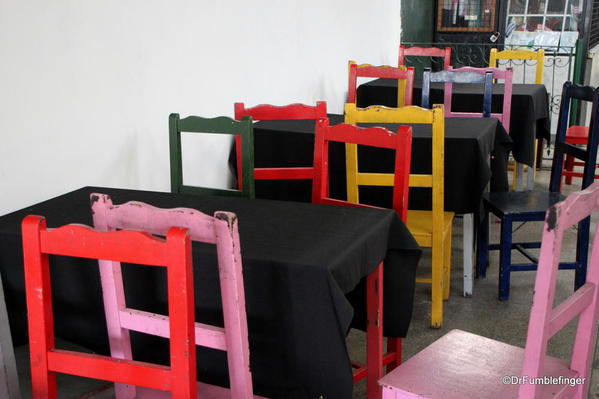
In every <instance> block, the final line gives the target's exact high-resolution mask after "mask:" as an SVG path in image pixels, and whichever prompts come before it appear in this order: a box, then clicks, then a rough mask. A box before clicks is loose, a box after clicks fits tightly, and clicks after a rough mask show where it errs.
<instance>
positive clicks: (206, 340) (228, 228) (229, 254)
mask: <svg viewBox="0 0 599 399" xmlns="http://www.w3.org/2000/svg"><path fill="white" fill-rule="evenodd" d="M91 203H92V205H91V206H92V212H93V219H94V225H95V228H96V229H97V230H99V231H114V230H117V229H128V230H140V231H144V232H148V233H151V234H157V235H164V234H165V232H166V231H167V230H168V229H169V227H170V226H180V227H186V228H188V229H189V232H190V234H191V239H192V240H194V241H200V242H204V243H209V244H215V245H216V252H217V254H218V263H219V274H220V289H221V295H222V303H223V315H224V323H225V328H224V329H223V328H220V327H215V326H211V325H206V324H201V323H195V340H196V345H201V346H205V347H208V348H214V349H219V350H223V351H227V361H228V366H229V367H228V368H229V379H230V385H231V389H230V392H229V390H227V389H225V388H221V387H217V386H212V385H207V384H203V383H200V384H198V393H199V395H200V396H202V397H209V398H212V397H215V398H221V397H222V398H229V397H231V398H242V399H243V398H254V395H253V393H252V375H251V373H250V369H249V345H248V332H247V320H246V313H245V294H244V288H243V275H242V266H241V253H240V246H239V233H238V230H237V217H236V216H235V215H234V214H232V213H229V212H221V211H217V212H215V213H214V216H213V217H212V216H208V215H206V214H203V213H201V212H199V211H197V210H195V209H188V208H174V209H160V208H155V207H153V206H151V205H148V204H145V203H143V202H127V203H125V204H121V205H113V204H112V200H111V199H110V197H109V196H108V195H105V194H92V195H91ZM99 265H100V277H101V281H102V290H103V296H104V308H105V313H106V323H107V327H108V335H109V341H110V350H111V353H112V356H113V357H115V358H120V359H132V357H131V343H130V339H129V330H133V331H139V332H143V333H146V334H152V335H157V336H160V337H165V338H168V337H169V330H168V316H163V315H159V314H154V313H148V312H143V311H139V310H133V309H129V308H127V306H126V303H125V296H124V292H123V280H122V276H121V264H120V263H119V262H112V261H106V260H100V261H99ZM136 391H137V392H136ZM115 392H116V397H117V398H118V399H125V398H126V399H129V398H134V397H139V396H141V395H147V396H144V397H155V396H152V395H155V392H151V391H148V390H146V389H144V388H136V387H134V386H130V385H121V384H116V385H115ZM136 395H138V396H136Z"/></svg>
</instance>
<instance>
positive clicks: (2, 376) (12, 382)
mask: <svg viewBox="0 0 599 399" xmlns="http://www.w3.org/2000/svg"><path fill="white" fill-rule="evenodd" d="M0 320H2V321H0V398H5V399H20V398H21V390H20V388H19V377H18V376H17V366H16V363H15V351H14V349H13V345H12V338H11V336H10V325H9V323H8V313H7V312H6V302H5V301H4V288H3V287H2V278H1V277H0Z"/></svg>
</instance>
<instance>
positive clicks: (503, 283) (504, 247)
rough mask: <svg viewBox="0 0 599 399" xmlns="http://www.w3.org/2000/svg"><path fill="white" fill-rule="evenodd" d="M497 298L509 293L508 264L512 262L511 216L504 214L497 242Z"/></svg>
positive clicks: (506, 296)
mask: <svg viewBox="0 0 599 399" xmlns="http://www.w3.org/2000/svg"><path fill="white" fill-rule="evenodd" d="M499 246H500V249H499V300H500V301H505V300H506V299H508V297H509V295H510V266H511V264H512V217H511V216H509V215H505V216H504V217H503V220H502V221H501V243H500V244H499Z"/></svg>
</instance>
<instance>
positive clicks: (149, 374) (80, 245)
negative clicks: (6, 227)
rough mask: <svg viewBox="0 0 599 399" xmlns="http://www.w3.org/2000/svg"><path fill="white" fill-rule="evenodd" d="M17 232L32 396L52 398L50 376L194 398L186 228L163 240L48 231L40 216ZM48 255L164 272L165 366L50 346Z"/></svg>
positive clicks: (74, 229)
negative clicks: (167, 348) (20, 241)
mask: <svg viewBox="0 0 599 399" xmlns="http://www.w3.org/2000/svg"><path fill="white" fill-rule="evenodd" d="M22 234H23V258H24V265H25V293H26V297H27V318H28V323H29V349H30V352H31V354H30V355H31V360H32V361H31V382H32V396H33V398H34V399H42V398H44V399H47V398H56V397H57V392H56V373H64V374H75V375H78V376H81V377H87V378H94V379H100V380H107V381H114V382H118V383H122V384H130V385H138V386H142V387H148V388H153V389H162V390H169V391H171V392H172V396H173V397H178V398H195V397H196V391H197V388H196V352H195V336H194V330H193V318H194V299H193V274H192V265H191V238H190V236H189V233H188V231H187V230H186V229H184V228H181V227H172V228H170V229H169V230H168V231H167V232H166V240H163V239H160V238H156V237H152V236H150V235H149V234H146V233H140V232H137V231H127V230H121V231H117V232H110V233H101V232H97V231H94V230H93V229H91V228H90V227H87V226H82V225H74V224H70V225H66V226H62V227H59V228H57V229H48V228H47V227H46V220H45V219H44V218H43V217H42V216H34V215H29V216H27V217H25V219H23V223H22ZM48 255H62V256H72V257H82V258H91V259H108V260H112V261H122V262H128V263H137V264H141V265H151V266H160V267H166V269H167V280H168V282H167V284H168V312H169V319H168V327H167V328H168V329H169V332H170V338H171V339H170V366H168V367H167V366H162V365H154V364H149V363H140V362H136V361H132V360H124V359H117V358H114V357H108V356H100V355H95V354H89V353H82V352H75V351H67V350H61V349H56V346H55V343H54V321H53V312H52V297H51V296H52V294H51V291H52V289H51V279H50V264H49V259H50V256H48Z"/></svg>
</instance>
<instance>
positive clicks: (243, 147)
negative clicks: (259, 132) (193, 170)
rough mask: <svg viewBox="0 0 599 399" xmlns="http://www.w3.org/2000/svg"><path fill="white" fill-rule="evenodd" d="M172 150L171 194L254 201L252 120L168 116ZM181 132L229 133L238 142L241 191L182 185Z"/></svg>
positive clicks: (238, 175) (238, 168)
mask: <svg viewBox="0 0 599 399" xmlns="http://www.w3.org/2000/svg"><path fill="white" fill-rule="evenodd" d="M168 126H169V147H170V165H171V192H173V193H188V194H209V195H230V196H243V197H248V198H254V194H255V193H254V148H253V146H254V139H253V130H252V129H253V127H252V119H251V118H249V117H246V118H243V120H241V121H235V120H233V119H231V118H228V117H226V116H219V117H217V118H211V119H209V118H202V117H199V116H188V117H187V118H183V119H181V118H180V117H179V114H171V115H170V116H169V123H168ZM181 133H216V134H230V135H233V136H235V140H236V142H239V147H240V148H238V151H237V179H238V182H239V184H238V186H239V190H229V189H220V188H209V187H198V186H189V185H186V184H184V183H183V160H182V148H181Z"/></svg>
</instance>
